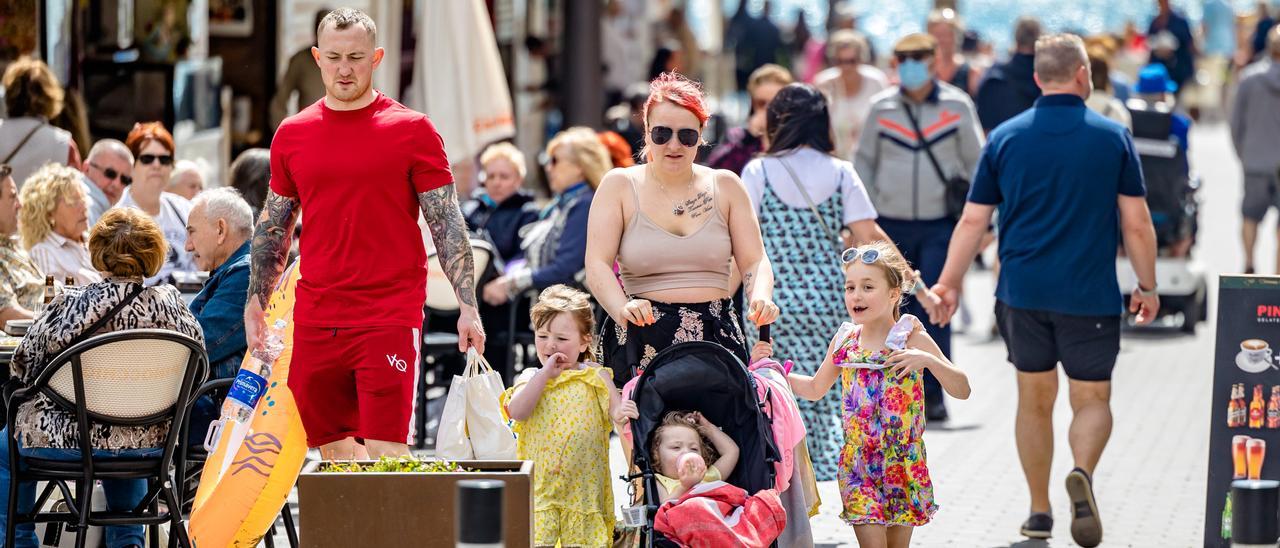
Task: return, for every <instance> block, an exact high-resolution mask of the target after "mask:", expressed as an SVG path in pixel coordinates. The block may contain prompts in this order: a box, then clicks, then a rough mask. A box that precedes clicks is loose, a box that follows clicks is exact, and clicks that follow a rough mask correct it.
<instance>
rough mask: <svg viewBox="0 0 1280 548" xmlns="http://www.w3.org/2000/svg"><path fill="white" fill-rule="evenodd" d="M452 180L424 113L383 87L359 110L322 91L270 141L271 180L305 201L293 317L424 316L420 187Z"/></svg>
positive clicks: (357, 322)
mask: <svg viewBox="0 0 1280 548" xmlns="http://www.w3.org/2000/svg"><path fill="white" fill-rule="evenodd" d="M451 183H453V175H452V173H450V171H449V160H448V159H447V158H446V157H445V153H444V142H443V141H442V140H441V139H440V134H438V133H436V129H435V126H433V125H432V124H431V121H430V120H428V119H427V116H426V115H425V114H422V113H420V112H415V111H413V110H410V109H409V108H407V107H405V106H404V105H401V104H400V103H397V102H396V101H394V100H391V99H390V98H388V97H387V96H385V95H382V94H379V95H378V98H377V99H375V100H374V101H373V103H372V104H370V105H369V106H367V107H365V108H362V109H360V110H352V111H338V110H332V109H330V108H328V107H326V106H325V104H324V101H323V100H322V101H318V102H316V104H314V105H311V106H309V107H307V108H306V109H305V110H303V111H302V112H299V113H298V114H297V115H296V116H293V117H290V118H288V119H286V120H285V121H284V122H283V123H282V124H280V128H279V129H277V130H276V134H275V138H274V139H273V140H272V142H271V190H272V191H274V192H275V193H276V194H279V195H281V196H285V197H291V198H294V197H296V198H298V199H299V200H301V202H302V218H303V219H304V220H305V221H304V222H305V229H304V230H303V236H302V241H301V242H300V246H301V253H302V256H303V257H306V260H305V261H303V262H302V280H301V281H300V282H298V289H297V297H296V304H295V308H294V319H295V320H296V321H297V322H298V323H299V324H300V325H307V326H312V327H356V326H405V327H420V326H421V325H422V307H423V304H424V302H425V301H426V297H427V295H426V291H427V289H426V287H427V253H426V250H425V249H424V248H423V245H422V233H421V231H420V229H419V228H418V212H419V208H420V206H419V204H418V197H417V194H418V193H420V192H426V191H429V190H433V189H436V188H440V187H442V186H444V185H448V184H451Z"/></svg>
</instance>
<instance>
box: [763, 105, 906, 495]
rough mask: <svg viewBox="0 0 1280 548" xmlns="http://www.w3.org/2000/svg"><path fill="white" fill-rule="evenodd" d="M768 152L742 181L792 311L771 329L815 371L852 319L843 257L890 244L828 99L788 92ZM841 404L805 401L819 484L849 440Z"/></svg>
mask: <svg viewBox="0 0 1280 548" xmlns="http://www.w3.org/2000/svg"><path fill="white" fill-rule="evenodd" d="M765 124H766V135H768V137H769V143H770V145H769V153H768V155H767V156H764V157H762V158H757V159H755V160H753V161H751V163H749V164H747V167H746V168H744V169H743V171H742V182H743V184H744V185H746V187H747V193H748V194H749V195H750V196H751V204H752V206H753V208H754V209H755V211H756V213H757V214H758V215H759V216H760V230H761V232H762V234H763V236H764V248H765V252H766V253H767V254H768V255H769V258H770V260H771V261H772V263H773V265H774V270H775V274H776V279H777V281H776V282H774V283H775V287H774V299H775V300H776V301H777V303H778V306H779V307H781V308H782V309H784V310H786V311H787V314H786V315H785V316H782V317H780V318H779V319H778V322H777V325H775V326H774V328H773V330H772V335H773V349H774V352H775V354H776V355H778V356H781V357H786V358H788V359H791V360H793V361H795V363H796V364H797V366H796V367H798V368H799V371H800V372H801V373H806V374H812V373H813V371H814V367H815V364H818V363H821V362H822V351H823V349H824V348H826V346H825V345H826V342H827V339H826V338H825V337H826V334H827V333H833V332H835V330H836V327H838V326H839V325H840V322H841V321H842V320H843V318H845V312H844V309H843V308H842V307H841V305H840V302H839V301H835V300H833V299H831V296H832V295H836V294H838V293H839V292H840V287H841V284H843V283H844V278H843V277H842V276H841V274H840V269H839V266H840V257H839V255H840V250H841V249H844V247H846V246H850V245H853V244H855V243H865V242H872V241H876V240H885V241H888V239H889V237H888V236H886V235H885V233H884V231H882V230H880V227H879V225H877V224H876V210H875V207H874V206H872V205H871V200H870V198H868V197H867V191H866V189H864V188H863V186H862V181H861V180H860V179H858V174H857V173H856V172H854V170H853V164H851V163H849V162H847V161H845V160H841V159H839V158H837V157H835V156H833V151H834V150H835V145H834V143H833V142H832V140H831V118H830V116H829V114H828V111H827V101H826V98H825V97H824V96H823V95H822V93H821V92H819V91H818V90H817V88H814V87H813V86H810V85H806V84H791V85H789V86H786V87H784V88H782V91H780V92H778V95H777V96H776V97H774V99H773V101H771V102H770V103H769V106H768V112H767V113H766V115H765ZM838 406H839V398H837V397H836V395H835V394H830V395H828V396H827V397H825V398H823V399H822V400H819V401H816V402H806V401H802V402H800V410H801V412H802V413H803V415H804V418H805V427H806V428H807V429H808V434H809V436H808V439H809V453H810V457H811V458H812V459H813V468H814V475H815V476H816V478H817V479H818V480H819V481H828V480H831V479H835V477H836V457H837V455H838V454H839V450H840V446H841V444H843V443H844V434H843V430H842V429H841V427H840V421H839V416H838V415H839V414H838V413H837V412H836V411H837V409H838V408H839V407H838Z"/></svg>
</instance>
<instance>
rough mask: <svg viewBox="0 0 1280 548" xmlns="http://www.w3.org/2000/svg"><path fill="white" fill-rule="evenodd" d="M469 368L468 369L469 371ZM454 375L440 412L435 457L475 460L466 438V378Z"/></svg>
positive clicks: (469, 440) (468, 440)
mask: <svg viewBox="0 0 1280 548" xmlns="http://www.w3.org/2000/svg"><path fill="white" fill-rule="evenodd" d="M470 369H471V368H470V367H468V368H467V370H468V371H469V370H470ZM465 374H466V373H465V372H464V373H463V375H461V376H460V375H454V376H453V381H452V382H450V383H449V395H448V397H446V398H445V400H444V410H442V411H441V412H440V427H439V430H438V431H437V432H436V456H437V457H439V458H442V459H448V460H470V459H472V458H475V452H474V451H473V450H472V449H471V439H470V438H468V437H467V391H466V381H467V379H466V377H465Z"/></svg>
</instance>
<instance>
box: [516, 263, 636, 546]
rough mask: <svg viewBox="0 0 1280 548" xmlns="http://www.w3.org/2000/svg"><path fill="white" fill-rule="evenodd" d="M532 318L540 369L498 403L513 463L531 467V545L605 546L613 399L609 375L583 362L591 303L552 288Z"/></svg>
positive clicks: (609, 531)
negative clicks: (512, 437)
mask: <svg viewBox="0 0 1280 548" xmlns="http://www.w3.org/2000/svg"><path fill="white" fill-rule="evenodd" d="M530 315H531V316H532V319H533V327H534V345H535V346H536V347H537V350H538V361H540V362H541V363H542V367H540V368H532V369H526V370H524V371H523V372H521V374H520V377H519V378H517V379H516V382H515V385H514V386H512V387H511V388H510V389H508V390H507V391H506V392H505V393H503V395H502V403H503V408H504V409H505V410H506V411H507V413H508V415H509V416H510V417H511V418H512V419H514V420H515V424H516V428H515V432H516V434H517V436H518V440H517V452H518V454H519V457H520V458H521V459H527V460H532V461H533V462H534V474H533V496H534V542H535V544H537V545H538V546H555V545H556V544H557V543H558V544H559V545H560V546H566V547H567V546H591V547H597V546H609V545H611V544H612V539H613V524H614V517H613V490H612V489H611V488H610V486H609V430H610V428H611V427H610V422H611V421H610V416H611V411H612V408H613V407H614V406H616V405H618V400H619V396H618V391H617V389H616V388H614V385H613V372H612V371H611V370H610V369H608V368H604V367H600V365H599V364H596V363H591V362H590V361H587V360H589V359H590V358H591V351H590V348H591V334H592V333H593V332H595V324H594V318H593V316H592V312H591V302H590V300H588V297H587V294H586V293H583V292H581V291H578V290H575V289H571V288H569V287H566V286H563V285H557V286H552V287H549V288H547V289H546V290H544V291H543V292H542V295H541V296H540V297H539V298H538V302H537V303H535V304H534V305H533V308H532V310H531V311H530Z"/></svg>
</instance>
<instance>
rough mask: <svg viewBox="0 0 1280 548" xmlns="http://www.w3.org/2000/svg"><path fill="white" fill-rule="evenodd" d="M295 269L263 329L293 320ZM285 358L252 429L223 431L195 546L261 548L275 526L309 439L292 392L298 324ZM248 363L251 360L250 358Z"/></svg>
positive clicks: (205, 475)
mask: <svg viewBox="0 0 1280 548" xmlns="http://www.w3.org/2000/svg"><path fill="white" fill-rule="evenodd" d="M299 278H300V273H299V269H298V262H297V261H294V263H293V264H292V265H291V266H290V267H289V269H288V270H286V271H285V273H284V274H283V275H282V276H281V280H282V282H281V283H280V285H279V286H278V287H276V290H275V292H274V293H272V295H271V300H270V302H269V304H268V305H267V310H266V318H267V321H266V325H271V324H272V323H274V322H275V321H276V320H278V319H288V318H290V317H291V316H292V312H293V297H294V295H293V290H294V287H295V286H296V285H297V283H298V279H299ZM286 333H287V335H286V337H285V347H284V351H283V352H281V353H280V356H279V357H278V358H277V359H276V361H275V364H273V366H272V369H271V377H270V378H269V379H267V390H266V392H265V393H264V394H263V395H262V397H261V399H259V400H258V405H257V407H255V408H254V410H253V420H252V421H251V422H250V423H249V425H248V428H247V429H246V428H244V427H240V428H223V429H222V430H221V433H220V435H219V438H218V440H217V442H216V443H217V445H216V446H214V447H213V450H212V451H210V453H209V459H208V460H207V461H205V465H204V471H203V472H202V473H201V475H200V487H199V488H198V489H197V491H196V497H195V501H194V505H193V509H192V512H191V526H190V532H191V539H192V541H193V542H194V543H195V544H196V546H199V547H200V548H222V547H224V546H234V547H246V548H248V547H252V546H256V545H257V544H258V542H259V541H260V540H261V539H262V537H263V536H264V535H265V534H266V533H267V530H268V529H269V528H270V527H271V524H272V523H274V522H275V519H276V516H277V515H278V514H279V513H280V509H281V508H282V507H284V504H285V501H286V500H287V499H288V497H289V491H290V490H291V489H293V484H294V482H295V481H297V479H298V473H299V472H300V471H301V470H302V464H303V461H304V459H305V458H306V454H307V437H306V433H305V432H304V431H303V428H302V420H301V419H300V418H299V417H298V410H297V408H296V407H295V405H294V401H293V393H292V392H290V391H289V386H288V382H287V381H288V379H289V360H290V358H291V356H292V355H293V324H292V323H289V325H288V328H287V331H286ZM244 359H245V362H243V363H247V362H248V360H249V359H250V358H249V356H248V353H246V354H245V358H244Z"/></svg>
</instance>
